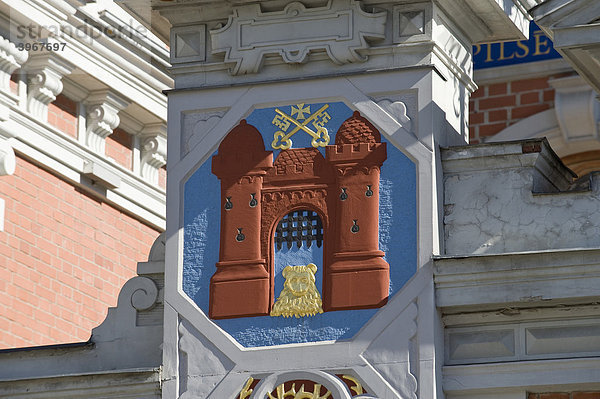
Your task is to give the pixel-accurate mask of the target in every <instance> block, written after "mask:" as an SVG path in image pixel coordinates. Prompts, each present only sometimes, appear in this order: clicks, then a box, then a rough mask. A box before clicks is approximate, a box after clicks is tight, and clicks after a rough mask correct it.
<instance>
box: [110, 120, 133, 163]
mask: <svg viewBox="0 0 600 399" xmlns="http://www.w3.org/2000/svg"><path fill="white" fill-rule="evenodd" d="M106 156H107V157H110V158H112V159H114V160H115V161H116V162H117V163H118V164H119V165H121V166H124V167H125V168H127V169H129V170H131V169H132V167H133V164H132V159H133V149H132V137H131V135H130V134H129V133H127V132H126V131H124V130H123V129H119V128H117V129H115V130H113V133H112V134H111V135H110V136H108V137H107V138H106Z"/></svg>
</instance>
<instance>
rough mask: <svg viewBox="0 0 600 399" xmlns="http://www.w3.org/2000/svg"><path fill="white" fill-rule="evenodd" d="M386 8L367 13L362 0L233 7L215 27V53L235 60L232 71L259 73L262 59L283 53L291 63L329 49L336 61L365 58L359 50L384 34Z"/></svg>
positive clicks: (212, 38)
mask: <svg viewBox="0 0 600 399" xmlns="http://www.w3.org/2000/svg"><path fill="white" fill-rule="evenodd" d="M385 20H386V12H385V11H382V12H376V13H368V12H365V11H363V10H362V8H361V6H360V2H359V1H355V0H330V1H329V3H328V4H327V6H325V7H315V8H306V7H304V5H303V4H302V3H299V2H293V3H290V4H288V5H287V6H286V7H285V8H284V9H283V10H282V11H275V12H265V13H263V12H262V11H261V9H260V5H259V4H252V5H247V6H241V7H234V8H233V15H231V16H230V17H229V21H228V22H227V25H225V26H224V27H222V28H221V29H217V30H212V31H210V35H211V41H212V48H213V50H212V52H213V53H215V54H216V53H223V52H224V53H225V62H235V66H234V67H233V68H232V70H231V73H232V74H233V75H240V74H248V73H256V72H258V70H259V69H260V66H261V64H262V61H263V57H264V56H266V55H272V54H279V55H281V57H282V58H283V60H284V61H285V62H287V63H302V62H304V61H305V60H306V57H307V55H308V53H310V52H311V51H313V50H325V51H326V52H327V55H328V56H329V58H331V60H332V61H333V62H335V63H336V64H345V63H350V62H360V61H366V57H365V56H362V55H361V54H359V53H358V51H359V50H365V49H367V48H368V47H369V44H368V43H367V39H383V38H384V37H385Z"/></svg>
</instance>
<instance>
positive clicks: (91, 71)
mask: <svg viewBox="0 0 600 399" xmlns="http://www.w3.org/2000/svg"><path fill="white" fill-rule="evenodd" d="M0 6H1V9H0V15H1V17H2V18H1V20H2V22H1V23H0V31H1V33H0V35H1V36H2V38H1V42H2V44H1V48H2V51H1V57H2V67H1V71H0V75H1V85H2V86H1V89H0V90H1V94H0V96H1V98H2V100H1V109H2V111H1V113H2V118H1V122H0V124H1V127H0V130H1V133H0V142H1V146H2V151H1V152H0V158H1V160H2V171H1V172H2V173H1V174H2V175H3V176H2V178H0V198H1V202H0V205H1V207H0V208H1V209H0V219H1V221H2V223H0V224H1V227H2V232H0V251H1V252H2V265H1V266H0V270H2V279H1V280H2V283H1V284H2V285H1V287H0V298H1V300H0V303H1V305H0V307H1V311H0V324H1V327H0V347H1V348H11V347H27V346H36V345H45V344H56V343H69V342H79V341H86V340H87V339H88V338H89V335H90V330H91V329H92V328H93V327H95V326H97V325H98V324H100V323H101V322H102V320H104V318H105V317H106V311H107V308H108V307H110V306H114V305H115V304H116V298H117V296H118V293H119V291H120V290H121V287H122V286H123V284H124V283H125V282H126V281H127V280H128V279H130V278H131V277H132V276H134V275H135V270H136V265H137V262H138V261H142V260H145V259H147V255H148V251H149V249H150V247H151V245H152V243H153V242H154V240H155V239H156V237H157V236H158V234H159V233H160V232H161V231H163V230H164V228H165V215H164V212H165V211H164V206H165V187H166V186H165V176H166V171H165V169H164V166H165V164H166V113H167V111H166V97H165V95H164V94H162V90H164V89H167V88H169V87H171V85H172V80H171V79H170V78H169V77H168V75H167V73H166V67H167V66H168V48H167V46H166V45H165V44H164V43H163V42H162V41H161V40H160V39H159V38H158V37H157V36H155V35H154V34H152V33H151V32H150V30H149V29H147V28H145V27H144V26H143V25H141V24H140V23H139V22H137V21H136V20H135V18H134V17H133V16H132V15H130V14H129V13H127V12H126V11H125V10H124V9H122V8H120V7H119V6H118V5H117V4H116V3H114V2H112V1H110V2H80V1H52V2H47V1H39V2H27V1H23V2H21V1H19V2H3V3H2V4H1V5H0Z"/></svg>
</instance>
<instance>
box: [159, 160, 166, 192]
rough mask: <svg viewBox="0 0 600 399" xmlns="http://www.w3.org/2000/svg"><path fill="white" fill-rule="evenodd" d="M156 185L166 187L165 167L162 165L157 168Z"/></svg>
mask: <svg viewBox="0 0 600 399" xmlns="http://www.w3.org/2000/svg"><path fill="white" fill-rule="evenodd" d="M158 187H160V188H162V189H166V188H167V167H166V166H163V167H162V168H160V169H159V170H158Z"/></svg>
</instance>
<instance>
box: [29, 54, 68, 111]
mask: <svg viewBox="0 0 600 399" xmlns="http://www.w3.org/2000/svg"><path fill="white" fill-rule="evenodd" d="M25 68H26V70H27V72H28V75H29V88H28V89H29V90H28V93H27V109H28V111H29V112H30V113H31V114H33V116H34V117H36V118H38V119H41V120H42V121H44V122H46V121H47V120H48V104H50V103H51V102H52V101H54V100H56V96H57V95H59V94H60V92H61V91H62V89H63V84H62V82H61V80H62V78H63V76H65V75H68V74H70V73H71V72H72V71H73V69H75V66H74V65H72V64H71V63H69V62H67V61H65V60H62V59H60V58H58V57H57V56H56V55H54V54H39V55H38V54H35V55H33V56H31V57H30V58H29V61H28V62H27V64H26V65H25Z"/></svg>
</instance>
